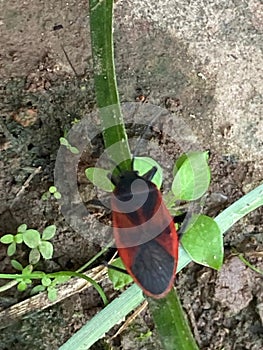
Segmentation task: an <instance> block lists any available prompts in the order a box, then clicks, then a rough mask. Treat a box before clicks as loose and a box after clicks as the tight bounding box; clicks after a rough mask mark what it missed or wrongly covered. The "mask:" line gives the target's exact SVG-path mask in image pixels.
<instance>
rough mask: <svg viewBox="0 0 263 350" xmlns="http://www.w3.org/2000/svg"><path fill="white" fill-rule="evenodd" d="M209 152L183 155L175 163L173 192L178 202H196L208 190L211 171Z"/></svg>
mask: <svg viewBox="0 0 263 350" xmlns="http://www.w3.org/2000/svg"><path fill="white" fill-rule="evenodd" d="M207 158H208V155H207V152H191V153H187V154H183V155H182V156H181V157H180V158H179V159H178V160H177V162H176V163H175V166H174V170H173V173H174V175H175V177H174V180H173V183H172V192H173V194H174V196H175V199H176V200H178V199H179V200H185V201H190V200H196V199H197V198H200V197H201V196H202V195H203V194H204V193H205V192H206V191H207V189H208V186H209V184H210V169H209V166H208V164H207Z"/></svg>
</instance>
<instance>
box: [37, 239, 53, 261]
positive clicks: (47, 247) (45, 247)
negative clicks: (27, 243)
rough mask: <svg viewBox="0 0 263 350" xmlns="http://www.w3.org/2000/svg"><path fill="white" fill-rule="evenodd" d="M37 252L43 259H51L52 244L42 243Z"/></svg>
mask: <svg viewBox="0 0 263 350" xmlns="http://www.w3.org/2000/svg"><path fill="white" fill-rule="evenodd" d="M39 251H40V253H41V255H42V256H43V258H44V259H51V258H52V255H53V245H52V243H50V242H47V241H42V242H41V243H40V245H39Z"/></svg>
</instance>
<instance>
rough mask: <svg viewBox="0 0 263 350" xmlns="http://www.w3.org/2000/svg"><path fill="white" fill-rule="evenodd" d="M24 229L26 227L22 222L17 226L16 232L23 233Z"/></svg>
mask: <svg viewBox="0 0 263 350" xmlns="http://www.w3.org/2000/svg"><path fill="white" fill-rule="evenodd" d="M26 229H27V225H26V224H22V225H20V226H18V228H17V233H23V232H25V231H26Z"/></svg>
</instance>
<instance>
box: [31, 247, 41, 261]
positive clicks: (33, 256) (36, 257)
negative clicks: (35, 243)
mask: <svg viewBox="0 0 263 350" xmlns="http://www.w3.org/2000/svg"><path fill="white" fill-rule="evenodd" d="M28 260H29V263H30V264H33V265H35V264H37V263H38V262H39V260H40V253H39V250H38V248H33V249H31V251H30V253H29V258H28Z"/></svg>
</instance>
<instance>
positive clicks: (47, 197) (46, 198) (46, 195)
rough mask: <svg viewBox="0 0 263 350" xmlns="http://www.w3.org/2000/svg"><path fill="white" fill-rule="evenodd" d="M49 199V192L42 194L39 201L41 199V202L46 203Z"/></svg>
mask: <svg viewBox="0 0 263 350" xmlns="http://www.w3.org/2000/svg"><path fill="white" fill-rule="evenodd" d="M50 197H51V194H50V192H48V191H47V192H44V193H43V194H42V196H41V199H42V201H46V200H48V199H49V198H50Z"/></svg>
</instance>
